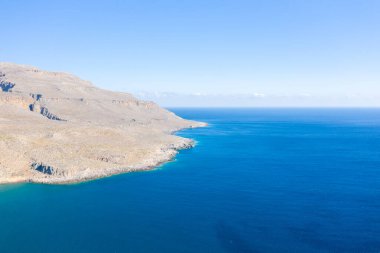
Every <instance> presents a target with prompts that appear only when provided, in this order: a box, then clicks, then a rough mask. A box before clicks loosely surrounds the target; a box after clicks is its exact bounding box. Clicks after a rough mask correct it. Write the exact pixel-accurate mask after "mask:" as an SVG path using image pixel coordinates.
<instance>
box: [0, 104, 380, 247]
mask: <svg viewBox="0 0 380 253" xmlns="http://www.w3.org/2000/svg"><path fill="white" fill-rule="evenodd" d="M171 110H172V111H174V112H175V113H177V114H178V115H180V116H182V117H184V118H187V119H192V120H200V121H204V122H207V123H209V126H208V127H205V128H197V129H188V130H184V131H181V132H178V133H177V134H178V135H180V136H183V137H188V138H192V139H194V140H196V143H197V145H196V147H195V148H193V149H189V150H183V151H181V152H180V153H179V154H178V156H177V157H176V158H175V160H173V161H171V162H168V163H166V164H164V165H162V166H160V167H159V168H157V169H155V170H152V171H146V172H136V173H128V174H123V175H117V176H112V177H108V178H104V179H99V180H94V181H91V182H86V183H79V184H72V185H42V184H15V185H1V186H0V252H1V253H23V252H28V253H39V252H49V253H50V252H54V253H76V252H81V253H82V252H86V253H87V252H91V253H98V252H99V253H100V252H102V253H103V252H107V253H108V252H109V253H112V252H115V253H116V252H120V253H121V252H122V253H124V252H131V253H155V252H163V253H182V252H184V253H196V252H197V253H202V252H220V253H264V252H268V253H274V252H281V253H284V252H289V253H297V252H308V253H315V252H343V253H344V252H358V253H359V252H360V253H378V252H380V109H369V108H368V109H367V108H363V109H352V108H346V109H338V108H336V109H332V108H330V109H320V108H311V109H295V108H286V109H285V108H283V109H278V108H263V109H248V108H244V109H243V108H236V109H227V108H224V109H223V108H218V109H210V108H199V109H194V108H191V109H190V108H171Z"/></svg>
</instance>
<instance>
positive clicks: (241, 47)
mask: <svg viewBox="0 0 380 253" xmlns="http://www.w3.org/2000/svg"><path fill="white" fill-rule="evenodd" d="M0 10H1V20H2V21H1V40H0V61H8V62H16V63H23V64H31V65H35V66H38V67H40V68H43V69H48V70H62V71H67V72H72V73H75V74H77V75H79V76H80V77H82V78H84V79H87V80H91V81H93V82H94V83H95V84H96V85H97V86H101V87H105V88H109V89H112V90H119V91H132V92H135V93H136V92H139V91H146V92H155V93H154V94H156V93H158V94H161V93H163V92H171V93H173V94H181V96H184V97H185V96H188V95H194V94H196V95H197V96H198V95H199V94H202V95H204V96H205V97H207V96H216V95H220V94H221V95H222V96H223V97H224V98H225V97H226V96H228V95H234V96H237V97H238V96H240V95H244V94H251V95H252V97H257V98H260V99H264V98H268V101H272V102H268V104H269V105H271V103H274V105H275V104H276V103H275V102H273V101H276V99H273V98H280V97H287V98H289V97H303V99H306V98H307V99H310V101H311V100H313V99H314V98H318V99H319V100H318V99H317V100H318V101H320V103H323V101H324V100H323V99H326V98H333V99H335V100H336V101H335V103H336V104H338V105H339V103H340V102H342V101H343V100H344V99H346V98H350V99H348V100H347V99H346V101H345V102H344V103H346V104H347V103H348V104H350V101H356V102H352V105H377V104H371V103H376V102H371V103H370V104H368V101H369V100H370V99H372V100H373V101H377V99H378V105H379V106H380V14H379V13H380V1H378V0H373V1H371V0H355V1H354V0H299V1H297V0H288V1H285V0H272V1H271V0H262V1H255V0H249V1H243V0H230V1H225V0H198V1H197V0H182V1H180V0H161V1H158V0H157V1H153V0H150V1H149V0H133V1H132V0H130V1H129V0H124V1H121V0H120V1H117V0H114V1H112V0H108V1H96V0H92V1H78V0H76V1H74V0H65V1H63V0H62V1H54V0H49V1H48V0H46V1H41V0H34V1H26V0H25V1H21V0H1V2H0ZM184 94H185V95H184ZM173 96H174V95H173ZM151 97H154V96H151ZM160 97H162V96H161V95H160ZM168 97H170V96H168ZM321 97H323V99H321ZM352 97H353V98H355V99H352V100H351V98H352ZM224 98H223V99H224ZM269 98H271V99H269ZM153 99H154V98H153ZM307 99H306V100H307ZM190 100H191V98H190ZM317 100H315V99H314V102H313V103H318V102H317ZM224 101H228V99H224ZM290 101H292V100H291V99H290ZM294 101H296V100H294ZM321 101H322V102H321ZM162 103H163V104H165V101H164V102H162ZM226 103H227V102H226ZM231 103H236V101H235V102H232V101H231ZM295 103H297V102H295ZM342 103H343V102H342ZM366 103H367V104H366ZM168 104H169V105H170V103H168ZM333 104H334V103H333ZM226 105H228V104H226Z"/></svg>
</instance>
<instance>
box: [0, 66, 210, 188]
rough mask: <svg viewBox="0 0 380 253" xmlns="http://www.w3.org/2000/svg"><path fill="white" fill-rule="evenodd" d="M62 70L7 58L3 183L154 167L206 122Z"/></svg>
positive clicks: (1, 96)
mask: <svg viewBox="0 0 380 253" xmlns="http://www.w3.org/2000/svg"><path fill="white" fill-rule="evenodd" d="M204 125H205V124H204V123H200V122H195V121H189V120H185V119H182V118H180V117H178V116H176V115H175V114H174V113H172V112H169V111H168V110H166V109H163V108H161V107H159V106H158V105H156V104H155V103H153V102H146V101H141V100H138V99H136V98H135V97H133V96H132V95H130V94H128V93H121V92H113V91H107V90H103V89H100V88H97V87H95V86H94V85H92V84H91V83H90V82H88V81H84V80H81V79H80V78H78V77H76V76H74V75H71V74H68V73H62V72H48V71H43V70H40V69H38V68H35V67H31V66H26V65H17V64H12V63H0V153H1V155H0V183H16V182H36V183H49V184H62V183H70V182H81V181H86V180H91V179H95V178H100V177H105V176H109V175H113V174H120V173H125V172H130V171H138V170H147V169H152V168H154V167H155V166H157V165H159V164H161V163H163V162H166V161H168V160H170V159H172V158H173V156H174V155H175V154H176V153H177V151H178V150H180V149H184V148H188V147H191V146H192V145H193V141H192V140H190V139H186V138H182V137H179V136H175V135H173V133H174V132H175V131H177V130H180V129H184V128H192V127H200V126H204Z"/></svg>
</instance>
